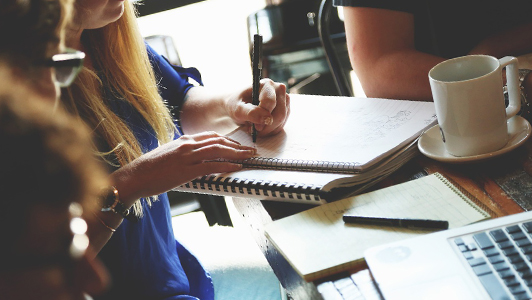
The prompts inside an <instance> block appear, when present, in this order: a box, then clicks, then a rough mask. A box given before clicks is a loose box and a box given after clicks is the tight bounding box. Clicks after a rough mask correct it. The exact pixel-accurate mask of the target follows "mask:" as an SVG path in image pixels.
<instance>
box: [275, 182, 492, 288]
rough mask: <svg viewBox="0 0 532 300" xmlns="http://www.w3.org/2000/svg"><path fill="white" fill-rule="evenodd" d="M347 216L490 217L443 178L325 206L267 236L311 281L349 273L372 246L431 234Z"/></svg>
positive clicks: (453, 221)
mask: <svg viewBox="0 0 532 300" xmlns="http://www.w3.org/2000/svg"><path fill="white" fill-rule="evenodd" d="M346 212H351V213H356V214H360V215H367V216H386V217H400V218H421V219H437V220H447V221H449V227H450V228H453V227H458V226H463V225H466V224H469V223H473V222H477V221H480V220H483V219H487V218H489V215H488V214H487V213H486V212H485V211H483V210H482V209H480V208H479V207H478V206H476V205H475V204H474V203H473V202H471V201H469V200H467V198H465V196H463V195H462V194H461V193H460V192H459V191H457V190H456V189H455V188H454V187H451V185H450V184H449V183H448V182H446V180H445V179H444V178H443V177H441V175H439V174H432V175H429V176H426V177H423V178H421V179H417V180H412V181H409V182H406V183H403V184H399V185H395V186H391V187H388V188H384V189H381V190H377V191H374V192H370V193H367V194H362V195H358V196H354V197H351V198H347V199H343V200H339V201H336V202H332V203H328V204H325V205H321V206H319V207H316V208H313V209H310V210H307V211H304V212H302V213H299V214H295V215H293V216H290V217H287V218H283V219H280V220H277V221H274V222H272V223H270V224H268V225H267V226H266V234H267V235H268V236H269V238H270V240H271V241H272V242H273V244H274V245H275V246H276V248H277V249H278V250H279V251H280V252H281V253H282V254H283V255H284V256H285V258H286V259H287V260H288V261H289V262H290V264H291V265H292V266H293V267H294V269H296V271H298V273H299V274H300V275H301V276H302V277H303V278H304V279H305V280H307V281H312V280H315V279H318V278H321V277H322V276H326V275H329V274H334V273H337V272H340V271H342V270H346V269H349V268H350V267H352V266H354V265H356V264H357V263H358V262H360V261H361V260H362V259H363V253H364V250H366V249H367V248H369V247H372V246H376V245H380V244H384V243H388V242H392V241H395V240H399V239H405V238H409V237H413V236H416V235H419V234H424V233H427V231H420V230H411V229H402V228H392V227H382V226H370V225H353V224H344V222H343V220H342V216H343V214H344V213H346Z"/></svg>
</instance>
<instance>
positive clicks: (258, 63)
mask: <svg viewBox="0 0 532 300" xmlns="http://www.w3.org/2000/svg"><path fill="white" fill-rule="evenodd" d="M252 64H253V89H252V91H251V101H252V102H251V103H252V104H253V105H259V87H260V76H261V71H262V35H260V34H255V35H254V36H253V60H252ZM251 127H252V129H251V136H252V138H253V143H255V142H256V141H257V129H256V128H255V123H252V124H251Z"/></svg>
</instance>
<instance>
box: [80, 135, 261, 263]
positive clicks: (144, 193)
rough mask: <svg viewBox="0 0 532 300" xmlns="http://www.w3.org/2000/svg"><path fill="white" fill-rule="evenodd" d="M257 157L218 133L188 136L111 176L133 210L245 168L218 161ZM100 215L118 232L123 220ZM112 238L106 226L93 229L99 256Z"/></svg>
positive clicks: (122, 168)
mask: <svg viewBox="0 0 532 300" xmlns="http://www.w3.org/2000/svg"><path fill="white" fill-rule="evenodd" d="M255 153H256V150H255V149H254V148H252V147H247V146H242V145H240V144H238V143H237V142H234V141H232V140H230V139H228V138H226V137H223V136H221V135H219V134H217V133H214V132H204V133H201V134H195V135H184V136H182V137H180V138H179V139H177V140H174V141H172V142H170V143H167V144H164V145H162V146H159V147H158V148H156V149H154V150H152V151H150V152H148V153H146V154H144V155H142V156H140V157H139V158H137V159H135V160H134V161H132V162H131V163H129V164H127V165H125V166H123V167H121V168H120V169H118V170H116V171H115V172H113V173H112V174H111V183H112V185H113V186H114V187H116V189H117V190H118V192H119V198H120V201H121V202H122V203H124V204H125V206H126V208H129V207H131V206H132V205H133V203H134V202H135V201H136V200H137V199H139V198H143V197H149V196H153V195H158V194H161V193H164V192H166V191H169V190H170V189H172V188H174V187H177V186H179V185H181V184H184V183H186V182H189V181H191V180H192V179H195V178H197V177H200V176H203V175H206V174H211V173H224V172H233V171H237V170H240V169H241V168H242V166H241V165H240V164H235V163H229V162H213V161H212V160H214V159H218V158H222V159H231V160H242V159H247V158H250V157H252V156H253V155H255ZM97 214H98V217H100V219H101V220H102V221H103V222H104V223H105V224H106V225H107V226H109V227H111V228H117V227H118V226H120V224H121V223H122V220H123V219H122V217H121V216H120V215H118V214H116V213H113V212H98V213H97ZM95 223H97V222H95ZM111 235H112V232H111V230H110V229H108V228H106V227H105V226H104V225H103V224H94V225H93V226H91V232H90V241H91V245H92V248H93V249H94V250H95V252H96V253H98V252H99V251H100V250H101V249H102V247H103V246H104V245H105V243H107V241H108V240H109V238H110V237H111Z"/></svg>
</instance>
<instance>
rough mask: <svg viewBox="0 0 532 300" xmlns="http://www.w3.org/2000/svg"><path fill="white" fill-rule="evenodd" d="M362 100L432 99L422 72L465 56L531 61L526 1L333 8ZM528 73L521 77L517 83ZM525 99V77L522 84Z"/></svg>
mask: <svg viewBox="0 0 532 300" xmlns="http://www.w3.org/2000/svg"><path fill="white" fill-rule="evenodd" d="M333 4H334V5H336V6H345V7H344V8H343V12H344V19H345V29H346V36H347V44H348V50H349V56H350V60H351V65H352V67H353V69H354V70H355V72H356V74H357V76H358V78H359V80H360V82H361V84H362V87H363V89H364V92H365V93H366V95H367V96H368V97H380V98H392V99H408V100H426V101H429V100H431V99H432V94H431V90H430V85H429V80H428V72H429V71H430V69H431V68H432V67H434V66H435V65H436V64H438V63H440V62H442V61H444V60H446V59H449V58H453V57H458V56H463V55H468V54H487V55H492V56H495V57H497V58H501V57H503V56H507V55H511V56H519V55H522V54H527V53H532V1H528V0H511V1H507V2H504V3H502V2H497V1H481V0H462V1H456V0H451V1H435V0H428V1H420V0H403V1H393V0H333ZM527 74H528V72H526V71H525V72H522V78H523V80H524V78H525V76H526V75H527ZM526 77H527V79H526V84H525V87H526V91H530V92H532V89H530V87H531V86H532V76H526Z"/></svg>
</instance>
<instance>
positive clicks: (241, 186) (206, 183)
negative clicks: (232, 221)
mask: <svg viewBox="0 0 532 300" xmlns="http://www.w3.org/2000/svg"><path fill="white" fill-rule="evenodd" d="M183 186H184V187H185V188H192V189H197V190H204V191H205V193H209V192H208V191H213V192H225V193H231V194H238V195H253V196H263V197H276V198H286V199H299V200H308V201H312V202H320V201H321V200H322V199H323V196H324V193H323V191H321V186H314V185H304V184H294V183H288V182H278V181H264V180H258V181H255V180H249V179H240V178H230V177H220V176H216V175H205V176H203V177H201V178H198V179H194V180H192V181H191V182H188V183H186V184H184V185H183ZM214 194H216V193H214Z"/></svg>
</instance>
